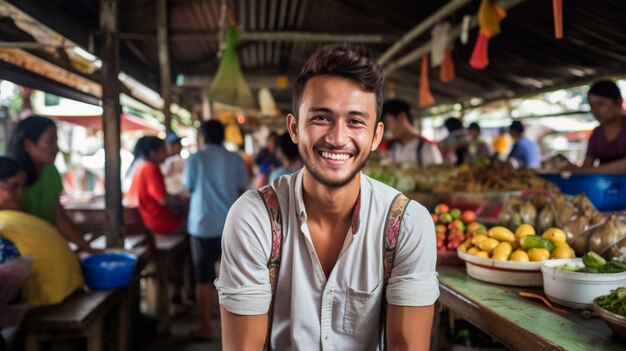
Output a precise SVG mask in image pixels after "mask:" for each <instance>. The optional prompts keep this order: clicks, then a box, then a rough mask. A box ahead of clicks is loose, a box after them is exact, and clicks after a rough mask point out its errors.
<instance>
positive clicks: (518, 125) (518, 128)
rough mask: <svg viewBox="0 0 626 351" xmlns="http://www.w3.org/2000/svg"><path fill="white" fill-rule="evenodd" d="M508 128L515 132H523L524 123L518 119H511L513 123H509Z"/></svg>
mask: <svg viewBox="0 0 626 351" xmlns="http://www.w3.org/2000/svg"><path fill="white" fill-rule="evenodd" d="M509 130H512V131H514V132H517V133H519V134H523V133H524V125H523V124H522V122H520V121H513V123H511V126H510V127H509Z"/></svg>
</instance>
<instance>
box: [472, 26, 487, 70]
mask: <svg viewBox="0 0 626 351" xmlns="http://www.w3.org/2000/svg"><path fill="white" fill-rule="evenodd" d="M488 48H489V38H487V36H486V35H484V34H483V33H479V34H478V39H477V40H476V45H475V46H474V51H473V52H472V57H471V58H470V66H472V68H475V69H483V68H485V67H487V65H489V54H488V53H487V51H488Z"/></svg>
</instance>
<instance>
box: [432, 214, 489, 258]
mask: <svg viewBox="0 0 626 351" xmlns="http://www.w3.org/2000/svg"><path fill="white" fill-rule="evenodd" d="M432 217H433V222H434V223H435V232H436V235H437V250H450V251H456V248H457V247H458V246H459V245H460V244H461V243H462V242H463V241H464V240H467V239H469V238H472V237H474V236H475V235H479V234H482V233H485V232H486V230H487V229H486V228H485V226H484V225H482V224H480V223H478V222H476V213H474V211H464V212H461V210H459V209H458V208H452V209H450V207H449V206H448V205H446V204H439V205H437V206H436V207H435V213H433V214H432Z"/></svg>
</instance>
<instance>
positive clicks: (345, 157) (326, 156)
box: [322, 152, 350, 161]
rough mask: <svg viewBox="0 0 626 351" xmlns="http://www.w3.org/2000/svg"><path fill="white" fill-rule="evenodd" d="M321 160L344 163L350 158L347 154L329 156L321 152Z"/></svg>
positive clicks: (329, 154) (328, 153) (327, 153)
mask: <svg viewBox="0 0 626 351" xmlns="http://www.w3.org/2000/svg"><path fill="white" fill-rule="evenodd" d="M322 157H323V158H329V159H331V160H339V161H345V160H347V159H349V158H350V155H349V154H331V153H330V152H322Z"/></svg>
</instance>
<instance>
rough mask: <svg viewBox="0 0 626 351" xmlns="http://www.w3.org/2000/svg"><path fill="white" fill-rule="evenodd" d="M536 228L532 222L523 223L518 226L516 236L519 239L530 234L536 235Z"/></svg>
mask: <svg viewBox="0 0 626 351" xmlns="http://www.w3.org/2000/svg"><path fill="white" fill-rule="evenodd" d="M535 234H536V232H535V228H533V226H532V225H530V224H522V225H520V226H519V227H517V229H515V238H517V240H519V239H521V238H523V237H525V236H528V235H535Z"/></svg>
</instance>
